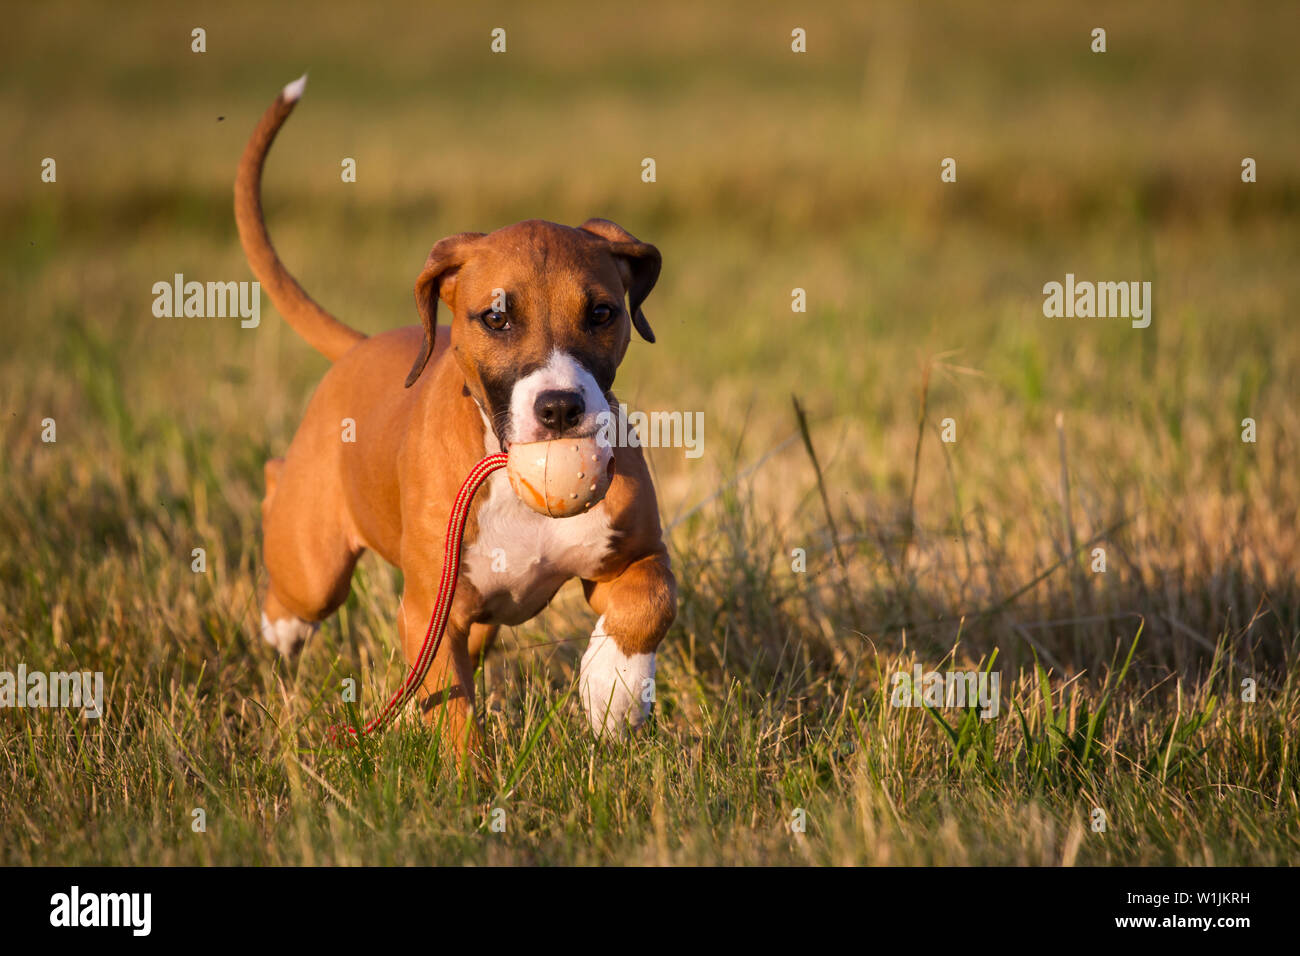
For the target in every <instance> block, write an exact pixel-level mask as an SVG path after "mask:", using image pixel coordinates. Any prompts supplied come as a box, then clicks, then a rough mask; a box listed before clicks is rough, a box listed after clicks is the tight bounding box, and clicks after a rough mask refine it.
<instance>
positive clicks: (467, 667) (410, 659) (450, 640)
mask: <svg viewBox="0 0 1300 956" xmlns="http://www.w3.org/2000/svg"><path fill="white" fill-rule="evenodd" d="M433 602H434V596H433V595H431V594H427V593H425V589H424V588H421V587H418V586H412V584H411V583H410V581H409V579H408V583H407V585H406V588H405V589H404V590H403V592H402V617H401V624H402V628H401V630H402V651H403V653H404V654H405V655H406V662H407V663H408V664H409V665H411V666H414V665H415V662H416V660H417V659H418V658H419V656H420V648H421V646H422V645H423V644H424V635H425V633H426V632H427V631H428V628H429V616H430V615H431V614H432V613H433ZM469 635H470V625H469V622H468V620H467V619H466V616H465V615H464V613H463V612H462V613H459V614H458V613H457V607H456V605H455V604H454V603H453V605H452V609H451V617H450V618H449V620H448V621H447V630H446V633H445V634H444V635H443V638H442V644H441V645H440V646H439V647H438V653H437V654H436V655H435V656H434V658H433V663H432V664H430V665H429V671H428V673H427V674H425V677H424V683H423V684H421V685H420V690H419V691H418V693H417V694H416V700H417V701H418V702H419V707H420V711H421V712H422V713H423V714H424V716H425V719H426V720H427V721H428V722H429V724H430V725H431V726H432V727H433V728H434V729H435V730H438V731H440V732H441V734H442V737H443V739H444V740H446V741H449V742H450V743H451V744H452V746H453V747H454V748H455V750H456V753H457V754H459V755H460V756H462V757H464V756H467V755H478V754H481V753H482V751H483V746H482V744H483V740H482V735H481V733H480V731H479V727H478V723H477V722H476V721H475V718H474V665H473V662H472V660H471V656H470V651H469Z"/></svg>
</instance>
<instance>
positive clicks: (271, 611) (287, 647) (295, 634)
mask: <svg viewBox="0 0 1300 956" xmlns="http://www.w3.org/2000/svg"><path fill="white" fill-rule="evenodd" d="M265 474H266V497H265V498H263V499H262V538H263V554H264V558H263V560H264V562H265V564H266V570H267V575H268V576H269V578H270V583H269V585H268V586H267V591H266V598H265V599H264V601H263V602H262V637H263V638H265V639H266V641H267V643H269V644H270V645H271V646H273V647H274V648H275V649H276V650H278V651H279V652H280V653H281V654H283V655H284V656H285V657H293V656H295V655H296V654H297V653H298V652H299V651H301V650H302V646H303V644H305V643H306V641H307V638H309V637H311V635H312V634H314V633H315V632H316V630H317V629H318V628H319V627H320V622H321V621H322V620H324V619H325V618H327V617H329V616H330V614H332V613H334V611H336V610H337V609H338V608H339V606H340V605H341V604H342V603H343V602H344V601H346V600H347V596H348V592H349V590H350V589H351V586H352V571H353V569H354V568H355V567H356V563H357V559H358V558H359V557H360V556H361V550H360V549H359V548H357V547H356V546H355V545H353V544H352V543H351V540H350V537H349V535H348V533H347V529H346V528H345V527H344V525H343V520H342V518H341V517H339V516H338V515H330V514H329V513H328V512H327V511H326V510H325V509H321V508H319V507H318V505H319V502H318V501H316V500H315V497H314V495H313V494H312V491H313V490H315V489H316V488H318V487H319V482H318V481H315V480H313V477H312V476H311V475H306V474H302V473H301V470H299V471H298V472H295V471H294V470H293V469H290V468H287V467H286V462H285V459H283V458H272V459H271V460H270V461H268V462H267V463H266V469H265Z"/></svg>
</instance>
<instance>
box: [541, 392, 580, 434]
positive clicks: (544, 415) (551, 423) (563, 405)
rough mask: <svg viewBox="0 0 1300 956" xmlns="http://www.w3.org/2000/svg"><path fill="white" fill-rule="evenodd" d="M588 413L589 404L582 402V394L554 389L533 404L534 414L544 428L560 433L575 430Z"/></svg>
mask: <svg viewBox="0 0 1300 956" xmlns="http://www.w3.org/2000/svg"><path fill="white" fill-rule="evenodd" d="M586 411H587V403H586V402H584V401H583V400H582V393H581V392H569V391H565V390H563V389H558V388H553V389H550V390H548V391H545V392H542V393H541V394H540V395H538V396H537V401H535V402H534V403H533V412H534V413H535V414H536V415H537V420H538V421H539V422H541V423H542V427H544V428H548V429H550V430H551V431H553V432H556V433H559V432H562V431H564V430H565V429H566V428H573V427H574V426H575V425H577V424H578V422H580V421H582V416H583V413H585V412H586Z"/></svg>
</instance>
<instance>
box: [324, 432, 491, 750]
mask: <svg viewBox="0 0 1300 956" xmlns="http://www.w3.org/2000/svg"><path fill="white" fill-rule="evenodd" d="M507 461H508V456H506V455H504V454H498V455H488V456H487V457H486V458H484V459H483V460H482V461H480V462H479V463H478V464H477V465H475V466H474V468H473V469H472V470H471V471H470V473H469V474H468V475H466V476H465V480H464V481H463V482H462V483H461V486H460V491H458V492H457V493H456V501H455V503H454V504H452V506H451V517H450V518H448V519H447V542H446V545H445V548H444V550H443V557H442V581H441V582H440V583H439V585H438V599H437V601H435V602H434V605H433V614H432V616H431V617H430V618H429V629H428V630H427V631H425V632H424V643H423V644H421V645H420V654H419V656H418V657H417V658H416V659H415V663H414V664H412V665H411V670H410V673H408V674H407V675H406V680H405V681H404V682H403V684H402V686H401V687H399V688H398V690H397V693H395V694H393V696H392V697H390V698H389V700H388V703H387V704H385V705H384V709H383V710H381V711H380V712H379V713H378V714H377V715H376V716H375V717H374V718H372V719H371V720H370V722H369V723H367V724H366V725H365V726H364V727H363V728H362V729H361V730H359V731H358V730H357V729H356V728H355V727H343V728H336V729H335V736H336V738H337V737H338V736H340V731H341V732H342V733H346V734H348V735H349V740H350V741H351V742H355V738H357V737H363V736H367V735H369V734H373V733H374V732H375V731H377V730H381V729H383V727H384V726H385V725H387V724H388V723H389V722H390V721H391V720H392V719H393V718H394V717H395V716H396V715H397V713H398V712H399V711H400V710H401V709H402V707H404V706H405V705H406V702H407V701H409V700H410V699H411V698H412V697H413V696H414V695H415V692H416V690H418V689H419V687H420V685H421V684H422V683H423V682H424V676H425V674H427V673H428V672H429V667H430V666H431V665H432V664H433V659H434V658H435V657H436V656H437V654H438V648H439V647H440V646H441V644H442V638H443V635H444V634H445V633H446V631H447V621H448V619H449V618H450V617H451V602H452V599H453V598H454V597H455V596H456V582H457V581H458V580H459V579H460V546H461V540H462V539H463V538H464V536H465V521H466V520H467V519H468V517H469V508H470V505H471V504H472V503H473V501H474V495H475V494H477V493H478V490H479V488H481V487H482V486H483V483H484V482H485V481H487V479H488V477H489V476H490V475H491V474H492V473H493V472H494V471H497V470H499V469H501V468H504V467H505V466H506V462H507Z"/></svg>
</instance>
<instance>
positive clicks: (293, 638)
mask: <svg viewBox="0 0 1300 956" xmlns="http://www.w3.org/2000/svg"><path fill="white" fill-rule="evenodd" d="M318 627H320V625H319V624H313V623H312V622H311V621H304V620H303V619H302V618H298V617H282V618H280V619H279V620H278V621H274V622H272V621H270V620H268V619H267V616H266V615H265V614H263V615H262V637H263V638H265V639H266V643H268V644H270V645H271V646H272V647H274V648H275V649H276V650H277V651H279V652H280V653H281V654H283V655H284V656H285V657H293V656H294V655H295V654H297V653H298V652H299V651H300V650H302V646H303V645H304V644H306V643H307V638H309V637H311V636H312V635H313V634H315V633H316V629H317V628H318Z"/></svg>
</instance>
